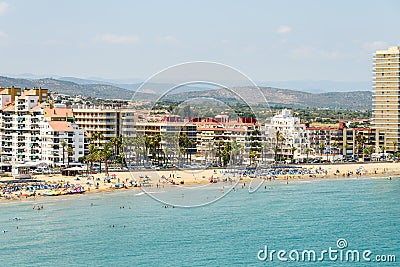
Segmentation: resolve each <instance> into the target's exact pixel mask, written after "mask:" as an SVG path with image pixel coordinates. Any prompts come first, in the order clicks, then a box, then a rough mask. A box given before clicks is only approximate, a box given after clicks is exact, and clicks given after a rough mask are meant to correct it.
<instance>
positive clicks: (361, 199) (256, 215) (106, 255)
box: [0, 178, 400, 266]
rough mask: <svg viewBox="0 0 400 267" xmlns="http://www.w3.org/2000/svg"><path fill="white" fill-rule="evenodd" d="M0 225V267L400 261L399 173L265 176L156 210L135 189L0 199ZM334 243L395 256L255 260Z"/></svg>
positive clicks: (166, 191) (156, 204)
mask: <svg viewBox="0 0 400 267" xmlns="http://www.w3.org/2000/svg"><path fill="white" fill-rule="evenodd" d="M220 187H221V185H219V184H216V185H213V187H212V188H211V189H210V188H208V189H207V190H215V192H216V193H215V194H217V193H218V192H219V191H220V190H221V188H220ZM159 190H160V191H161V190H163V191H162V192H163V193H160V194H170V195H174V194H176V195H177V196H178V195H179V194H180V193H179V192H178V191H175V190H177V189H174V188H172V189H159ZM193 194H194V195H193V196H191V197H193V198H196V195H195V194H201V190H198V191H194V193H193ZM34 205H35V206H37V205H43V210H40V211H38V210H34V209H32V208H33V206H34ZM16 217H17V218H18V219H13V218H16ZM17 227H18V229H17ZM0 231H1V232H0V260H1V262H0V266H234V265H243V266H339V265H340V266H400V179H399V178H393V179H392V180H388V179H384V178H380V179H374V178H358V179H331V180H301V181H290V182H289V184H288V185H287V184H285V182H283V181H272V182H268V184H267V188H266V190H265V188H264V186H263V187H261V188H260V189H259V190H258V191H257V192H255V193H252V194H250V193H249V192H248V190H247V189H242V188H240V187H238V189H237V190H236V191H232V192H231V193H229V194H227V195H226V196H225V197H224V198H222V199H220V200H219V201H216V202H215V203H213V204H211V205H206V206H203V207H198V208H172V207H169V208H164V207H163V204H161V203H159V202H157V201H155V200H154V199H152V198H150V197H149V196H147V195H146V194H143V193H141V191H140V189H136V190H128V191H115V192H112V193H98V194H86V195H79V196H72V197H71V196H70V197H68V196H62V197H47V198H41V199H37V200H35V201H33V200H32V201H29V200H28V201H13V202H9V201H1V202H0ZM338 239H345V240H346V242H347V248H346V249H352V250H359V251H364V250H371V251H372V256H371V258H372V259H373V257H374V256H375V255H395V256H396V262H394V263H389V262H385V263H381V262H380V263H378V262H365V261H360V262H343V261H340V260H336V261H333V260H331V261H329V260H328V257H326V260H325V259H324V261H323V262H309V261H300V262H292V261H287V262H284V261H279V260H278V259H276V258H274V259H273V260H272V261H271V260H270V259H267V260H266V261H260V260H259V259H258V257H257V255H258V253H259V251H260V250H263V249H264V248H265V246H268V249H269V250H272V249H273V250H286V251H288V252H289V251H290V250H297V251H302V250H306V249H308V250H311V249H312V250H315V251H317V252H318V253H319V252H320V251H322V250H324V249H328V248H329V247H332V248H335V249H338V247H337V240H338ZM260 255H263V254H260ZM275 257H276V255H275ZM286 257H287V255H286ZM373 261H374V259H373Z"/></svg>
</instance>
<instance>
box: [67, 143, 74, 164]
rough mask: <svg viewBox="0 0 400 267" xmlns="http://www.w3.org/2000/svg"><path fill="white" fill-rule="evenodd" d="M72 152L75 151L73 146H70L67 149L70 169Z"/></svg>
mask: <svg viewBox="0 0 400 267" xmlns="http://www.w3.org/2000/svg"><path fill="white" fill-rule="evenodd" d="M72 152H74V149H73V148H72V147H71V146H68V147H67V155H68V157H67V159H68V167H69V162H70V156H71V154H72Z"/></svg>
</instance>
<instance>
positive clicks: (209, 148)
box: [205, 140, 214, 164]
mask: <svg viewBox="0 0 400 267" xmlns="http://www.w3.org/2000/svg"><path fill="white" fill-rule="evenodd" d="M213 150H214V140H210V141H209V142H208V143H207V151H206V154H205V161H206V164H207V158H208V153H210V155H211V161H213V160H214V155H213V154H214V153H213Z"/></svg>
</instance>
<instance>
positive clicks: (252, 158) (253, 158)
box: [249, 151, 257, 165]
mask: <svg viewBox="0 0 400 267" xmlns="http://www.w3.org/2000/svg"><path fill="white" fill-rule="evenodd" d="M256 157H257V152H256V151H250V153H249V159H250V165H251V164H252V160H253V162H254V160H255V158H256Z"/></svg>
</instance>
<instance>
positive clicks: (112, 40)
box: [96, 33, 140, 44]
mask: <svg viewBox="0 0 400 267" xmlns="http://www.w3.org/2000/svg"><path fill="white" fill-rule="evenodd" d="M96 39H97V40H98V41H101V42H104V43H109V44H135V43H138V42H139V41H140V38H139V37H138V36H136V35H118V34H108V33H106V34H101V35H99V36H97V38H96Z"/></svg>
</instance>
